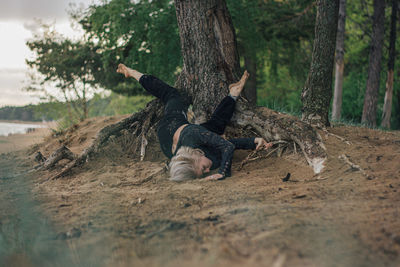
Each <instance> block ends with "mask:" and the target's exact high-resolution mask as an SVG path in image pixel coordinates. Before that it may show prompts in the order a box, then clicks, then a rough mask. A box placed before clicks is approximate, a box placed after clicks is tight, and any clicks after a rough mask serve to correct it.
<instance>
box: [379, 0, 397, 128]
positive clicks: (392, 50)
mask: <svg viewBox="0 0 400 267" xmlns="http://www.w3.org/2000/svg"><path fill="white" fill-rule="evenodd" d="M396 24H397V0H392V16H391V23H390V41H389V43H390V44H389V61H388V71H387V72H388V73H387V80H386V92H385V103H384V105H383V113H382V123H381V126H382V127H383V128H387V129H390V117H391V114H392V98H393V81H394V61H395V58H396Z"/></svg>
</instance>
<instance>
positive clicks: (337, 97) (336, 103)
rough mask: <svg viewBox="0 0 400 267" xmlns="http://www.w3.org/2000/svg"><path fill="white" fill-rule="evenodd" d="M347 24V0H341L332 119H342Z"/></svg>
mask: <svg viewBox="0 0 400 267" xmlns="http://www.w3.org/2000/svg"><path fill="white" fill-rule="evenodd" d="M345 26H346V0H340V6H339V20H338V30H337V34H336V58H335V60H336V70H335V90H334V94H333V104H332V120H336V121H338V120H340V113H341V111H342V92H343V72H344V38H345V36H344V34H345Z"/></svg>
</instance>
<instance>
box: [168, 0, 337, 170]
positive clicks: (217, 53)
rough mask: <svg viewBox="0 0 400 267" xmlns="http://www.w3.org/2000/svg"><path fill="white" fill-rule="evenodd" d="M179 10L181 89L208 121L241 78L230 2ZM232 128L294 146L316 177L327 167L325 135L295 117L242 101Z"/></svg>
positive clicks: (184, 1)
mask: <svg viewBox="0 0 400 267" xmlns="http://www.w3.org/2000/svg"><path fill="white" fill-rule="evenodd" d="M175 6H176V14H177V19H178V27H179V30H180V36H181V50H182V54H183V62H184V65H183V72H182V74H181V76H180V79H179V82H178V86H179V87H180V88H182V89H183V90H186V91H187V92H188V94H189V95H190V96H191V98H192V101H193V107H194V112H195V115H196V122H203V121H205V120H206V119H207V118H208V117H209V116H210V115H211V113H212V112H213V110H214V108H215V106H216V105H217V104H218V103H219V101H220V100H221V99H222V98H223V97H225V96H226V95H227V93H228V85H229V84H230V83H232V82H236V81H237V80H238V78H239V71H240V70H239V57H238V54H237V47H236V40H235V33H234V29H233V25H232V22H231V18H230V14H229V12H228V10H227V8H226V3H225V1H224V0H208V1H198V0H175ZM334 33H335V34H336V26H335V31H334ZM333 49H334V47H333ZM332 62H333V58H332ZM331 65H332V64H331ZM331 74H332V68H331ZM250 75H252V74H251V73H250ZM232 124H233V125H234V126H235V127H236V128H248V127H251V128H252V129H253V130H255V131H256V132H257V133H258V134H259V135H261V136H263V137H265V138H266V139H268V140H287V141H294V142H296V143H297V144H298V145H299V146H300V147H301V148H302V150H303V152H304V155H305V157H306V159H307V161H308V162H309V164H310V165H311V166H312V167H313V169H314V171H315V172H316V173H318V172H320V171H321V170H322V168H323V164H324V161H325V160H326V152H325V149H324V146H323V144H322V141H321V138H320V136H319V135H318V133H317V132H316V131H315V130H314V129H313V128H312V127H311V126H310V125H308V124H306V123H304V122H302V121H300V120H298V119H297V118H295V117H292V116H288V115H282V114H279V113H277V112H274V111H271V110H268V109H266V108H255V107H251V106H250V105H249V104H248V103H244V102H243V101H239V103H238V105H237V109H236V112H235V114H234V117H233V119H232Z"/></svg>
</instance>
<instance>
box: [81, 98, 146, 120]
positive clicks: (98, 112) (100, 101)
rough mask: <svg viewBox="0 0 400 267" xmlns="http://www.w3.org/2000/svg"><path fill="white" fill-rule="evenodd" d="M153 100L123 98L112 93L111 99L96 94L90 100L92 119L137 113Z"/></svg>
mask: <svg viewBox="0 0 400 267" xmlns="http://www.w3.org/2000/svg"><path fill="white" fill-rule="evenodd" d="M151 99H153V97H151V96H129V97H127V96H122V95H119V94H116V93H111V95H110V96H109V97H102V96H101V95H98V94H96V95H95V96H94V97H93V99H91V100H90V103H89V104H90V106H91V109H90V112H89V115H90V117H96V116H114V115H123V114H129V113H135V112H138V111H139V110H141V109H143V108H144V107H145V106H146V104H147V103H148V102H149V101H150V100H151Z"/></svg>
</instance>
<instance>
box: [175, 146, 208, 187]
mask: <svg viewBox="0 0 400 267" xmlns="http://www.w3.org/2000/svg"><path fill="white" fill-rule="evenodd" d="M201 156H204V152H203V151H201V150H200V149H194V148H191V147H187V146H182V147H180V148H179V150H178V152H176V155H175V156H174V157H172V159H171V162H170V163H169V173H170V176H171V178H170V180H172V181H185V180H190V179H194V178H196V177H197V175H196V163H197V161H198V159H199V158H200V157H201Z"/></svg>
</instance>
